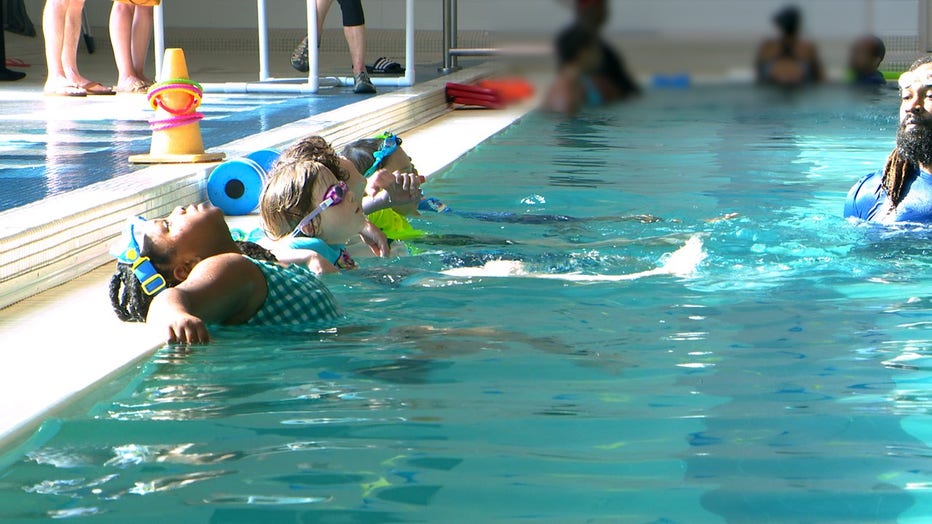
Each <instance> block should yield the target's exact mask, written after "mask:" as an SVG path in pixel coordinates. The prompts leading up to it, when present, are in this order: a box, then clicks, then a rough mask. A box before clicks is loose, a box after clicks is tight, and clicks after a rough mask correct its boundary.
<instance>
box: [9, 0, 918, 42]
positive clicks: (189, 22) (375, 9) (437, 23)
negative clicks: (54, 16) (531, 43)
mask: <svg viewBox="0 0 932 524" xmlns="http://www.w3.org/2000/svg"><path fill="white" fill-rule="evenodd" d="M569 1H571V0H459V26H460V28H461V29H463V30H489V31H509V30H511V31H517V32H548V33H552V32H553V31H554V30H555V29H556V28H558V27H560V26H562V25H564V24H565V23H566V21H567V20H568V19H569V9H568V8H567V7H565V3H566V2H569ZM920 1H927V0H806V1H805V2H803V1H797V2H796V3H797V4H798V5H804V6H805V12H806V14H807V30H808V32H809V33H811V34H812V35H813V36H816V37H824V38H838V37H848V36H851V35H855V34H860V33H864V32H875V33H878V34H882V35H903V36H915V35H916V34H917V32H918V22H917V18H918V12H919V7H918V6H919V2H920ZM25 2H26V6H27V9H28V10H29V13H30V16H31V17H32V19H33V21H34V22H35V23H36V24H37V25H38V24H40V23H41V16H42V6H43V5H44V0H25ZM786 3H787V0H613V1H612V10H613V17H612V21H611V23H610V27H609V30H610V31H611V32H614V33H649V34H658V35H669V36H707V37H715V38H719V39H729V38H737V39H746V38H750V37H756V36H759V35H761V34H764V33H767V32H770V31H771V29H772V28H771V25H770V16H771V14H772V13H773V12H774V11H775V10H777V9H778V8H779V7H780V6H782V5H784V4H786ZM164 4H165V18H166V24H167V25H169V26H171V27H210V28H216V27H229V28H250V27H255V24H256V5H255V2H253V1H252V0H164ZM268 5H269V6H270V7H269V22H270V25H271V26H272V27H273V28H287V29H292V28H299V27H303V25H304V24H303V21H304V20H305V18H306V15H305V5H306V4H305V2H304V1H303V0H268ZM363 6H364V7H365V10H366V18H367V24H368V25H369V26H371V27H373V28H384V29H394V28H400V27H402V24H403V22H404V0H363ZM109 9H110V2H109V1H101V0H87V3H86V12H87V14H88V18H89V20H90V22H91V25H93V26H95V27H103V26H106V25H107V15H108V13H109ZM339 11H340V8H339V5H337V4H336V3H334V5H333V8H332V11H331V14H330V16H329V17H328V20H327V26H328V27H339V26H340V25H341V24H340V12H339ZM441 13H442V11H441V0H417V1H416V25H417V28H418V29H434V30H439V29H440V28H441V16H442V14H441Z"/></svg>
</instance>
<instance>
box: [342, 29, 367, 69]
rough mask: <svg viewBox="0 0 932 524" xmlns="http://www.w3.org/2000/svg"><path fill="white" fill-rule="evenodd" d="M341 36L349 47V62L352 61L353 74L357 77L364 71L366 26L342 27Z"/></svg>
mask: <svg viewBox="0 0 932 524" xmlns="http://www.w3.org/2000/svg"><path fill="white" fill-rule="evenodd" d="M343 36H345V37H346V44H347V45H348V46H349V52H350V60H352V61H353V74H354V75H358V74H359V73H362V72H364V71H365V70H366V26H364V25H354V26H349V27H344V28H343Z"/></svg>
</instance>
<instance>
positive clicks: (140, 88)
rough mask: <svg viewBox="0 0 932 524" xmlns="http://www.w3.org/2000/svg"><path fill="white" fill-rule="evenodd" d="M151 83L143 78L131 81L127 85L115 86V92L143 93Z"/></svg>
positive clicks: (127, 93)
mask: <svg viewBox="0 0 932 524" xmlns="http://www.w3.org/2000/svg"><path fill="white" fill-rule="evenodd" d="M151 86H152V84H150V83H148V82H145V81H143V80H137V81H135V82H133V83H132V84H131V85H130V86H129V87H120V86H117V87H116V92H117V93H120V94H124V95H144V94H146V93H148V92H149V87H151Z"/></svg>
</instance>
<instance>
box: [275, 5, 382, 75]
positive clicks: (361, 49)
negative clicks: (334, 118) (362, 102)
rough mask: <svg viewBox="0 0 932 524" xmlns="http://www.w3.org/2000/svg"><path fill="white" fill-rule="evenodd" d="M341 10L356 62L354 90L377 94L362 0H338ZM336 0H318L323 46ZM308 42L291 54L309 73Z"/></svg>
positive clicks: (301, 68)
mask: <svg viewBox="0 0 932 524" xmlns="http://www.w3.org/2000/svg"><path fill="white" fill-rule="evenodd" d="M337 1H338V2H339V3H340V10H341V11H343V36H344V37H345V38H346V44H347V45H348V46H349V50H350V59H351V60H352V63H353V79H354V86H353V92H355V93H358V94H371V93H375V86H374V85H373V84H372V80H371V79H370V78H369V73H367V72H366V62H365V60H366V16H365V13H364V12H363V10H362V1H361V0H337ZM331 5H333V0H317V39H318V40H317V45H318V47H320V38H321V36H320V35H321V33H322V31H323V29H324V20H325V19H326V18H327V13H328V12H330V6H331ZM308 45H309V44H308V41H307V37H304V40H302V41H301V43H300V44H298V47H296V48H295V50H294V52H293V53H292V54H291V65H292V66H293V67H294V68H295V69H297V70H298V71H301V72H302V73H307V72H308V61H307V53H308Z"/></svg>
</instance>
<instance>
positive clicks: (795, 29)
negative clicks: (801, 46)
mask: <svg viewBox="0 0 932 524" xmlns="http://www.w3.org/2000/svg"><path fill="white" fill-rule="evenodd" d="M802 22H803V15H802V13H801V12H800V11H799V8H798V7H796V6H795V5H788V6H786V7H784V8H783V9H780V10H779V11H777V14H775V15H774V16H773V23H774V24H776V26H777V27H779V28H780V30H781V31H783V33H784V34H787V35H796V34H798V33H799V27H800V26H801V25H802Z"/></svg>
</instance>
